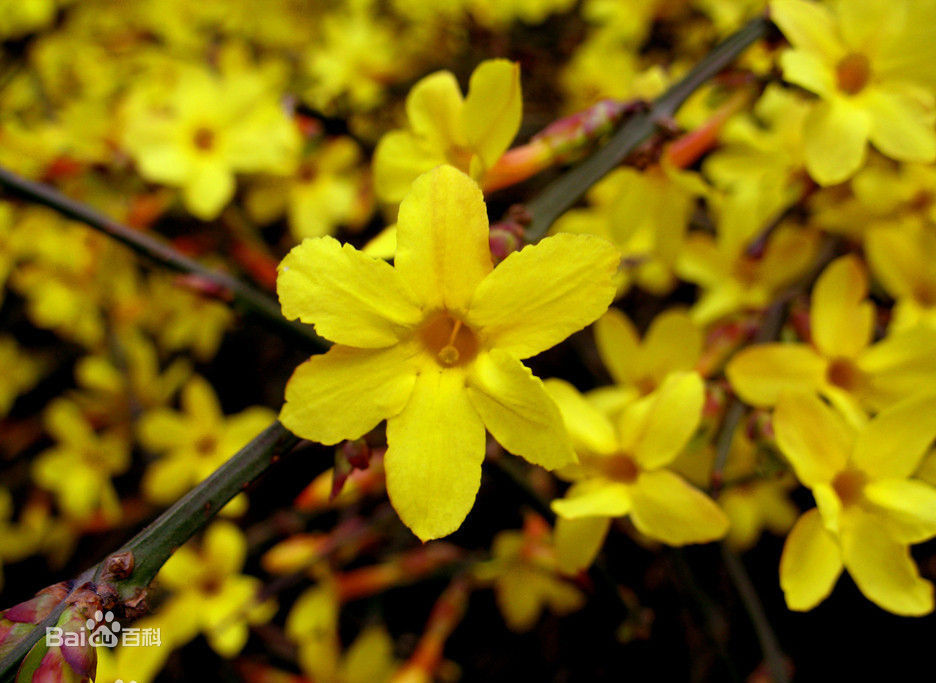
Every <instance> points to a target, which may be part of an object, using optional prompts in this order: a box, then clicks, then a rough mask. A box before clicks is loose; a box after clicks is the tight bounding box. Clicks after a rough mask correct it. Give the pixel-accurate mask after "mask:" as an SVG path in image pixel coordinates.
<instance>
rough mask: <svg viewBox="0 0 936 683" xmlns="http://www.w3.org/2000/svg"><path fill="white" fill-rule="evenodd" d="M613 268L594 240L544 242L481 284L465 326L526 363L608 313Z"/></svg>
mask: <svg viewBox="0 0 936 683" xmlns="http://www.w3.org/2000/svg"><path fill="white" fill-rule="evenodd" d="M619 262H620V255H619V254H618V251H617V250H616V249H615V248H614V247H613V246H612V245H611V243H610V242H607V241H605V240H603V239H601V238H600V237H594V236H591V235H569V234H560V235H553V236H551V237H547V238H545V239H543V240H542V241H540V242H539V243H538V244H534V245H529V246H526V247H524V248H523V249H521V250H520V251H517V252H514V253H512V254H511V255H510V256H508V257H507V258H506V259H504V261H503V262H501V264H500V265H499V266H497V268H495V269H494V272H492V273H491V274H490V275H489V276H488V277H486V278H485V279H484V281H483V282H481V284H480V285H479V286H478V289H477V291H476V292H475V296H474V299H473V300H472V301H471V308H470V310H469V312H468V320H467V322H468V324H469V325H472V326H474V327H475V328H476V329H478V330H480V331H481V334H482V336H484V337H485V338H486V339H487V341H488V343H489V344H490V345H491V346H496V347H498V348H502V349H504V350H505V351H508V352H509V353H510V354H512V355H514V356H517V357H518V358H529V357H530V356H534V355H536V354H537V353H539V352H540V351H544V350H546V349H548V348H549V347H551V346H555V345H556V344H558V343H559V342H561V341H562V340H563V339H565V338H566V337H568V336H569V335H570V334H572V333H573V332H576V331H578V330H580V329H582V328H583V327H585V326H586V325H588V324H589V323H591V322H593V321H594V320H596V319H597V318H598V317H599V316H600V315H601V314H602V313H604V312H605V311H606V310H607V309H608V306H609V305H610V304H611V301H612V299H613V298H614V294H615V292H616V289H617V288H616V285H615V280H614V276H615V273H616V272H617V267H618V263H619ZM546 282H548V283H549V284H548V286H544V283H546Z"/></svg>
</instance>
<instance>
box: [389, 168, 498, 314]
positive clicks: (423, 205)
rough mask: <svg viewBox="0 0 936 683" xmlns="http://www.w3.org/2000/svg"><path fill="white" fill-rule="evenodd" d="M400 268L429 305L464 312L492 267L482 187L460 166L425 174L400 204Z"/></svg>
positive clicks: (398, 260) (398, 233) (398, 242)
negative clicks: (460, 168) (459, 169)
mask: <svg viewBox="0 0 936 683" xmlns="http://www.w3.org/2000/svg"><path fill="white" fill-rule="evenodd" d="M395 263H396V270H397V272H398V273H399V274H400V275H401V276H402V277H403V279H404V280H405V281H406V283H407V284H408V285H410V287H411V288H412V290H413V291H414V292H416V293H417V294H418V296H419V298H420V302H421V303H422V304H423V306H424V307H425V308H427V309H439V310H441V309H446V310H449V311H453V312H461V313H464V312H465V311H466V310H467V309H468V302H469V301H471V297H472V295H473V294H474V292H475V289H476V288H477V287H478V284H479V283H480V282H481V281H482V280H483V279H484V277H485V276H486V275H487V274H488V273H490V272H491V269H492V268H493V266H492V263H491V248H490V246H489V244H488V219H487V209H486V208H485V206H484V197H483V196H482V195H481V189H480V188H479V187H478V186H477V185H476V184H475V182H474V181H473V180H472V179H471V178H469V177H468V176H466V175H465V174H464V173H462V172H461V171H458V170H457V169H455V168H453V167H451V166H439V167H438V168H435V169H433V170H431V171H429V172H428V173H425V174H423V175H421V176H420V177H419V178H417V179H416V182H414V183H413V188H412V190H410V193H409V194H408V195H407V196H406V198H405V199H404V200H403V202H402V203H401V204H400V213H399V215H398V217H397V251H396V261H395Z"/></svg>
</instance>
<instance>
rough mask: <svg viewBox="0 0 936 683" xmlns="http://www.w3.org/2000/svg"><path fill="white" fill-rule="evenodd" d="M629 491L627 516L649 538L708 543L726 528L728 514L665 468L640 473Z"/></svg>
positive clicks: (726, 530) (725, 530)
mask: <svg viewBox="0 0 936 683" xmlns="http://www.w3.org/2000/svg"><path fill="white" fill-rule="evenodd" d="M631 495H632V497H633V501H634V504H633V509H632V510H631V513H630V514H631V520H632V521H633V522H634V526H635V527H637V529H638V531H640V532H641V533H642V534H645V535H647V536H649V537H650V538H655V539H657V540H660V541H663V542H664V543H667V544H669V545H686V544H687V543H708V542H709V541H714V540H717V539H719V538H722V537H723V536H724V535H725V534H726V533H727V532H728V517H727V516H726V515H725V513H724V512H723V511H722V509H721V508H720V507H718V505H716V504H715V501H713V500H712V499H711V498H709V497H708V496H707V495H705V494H704V493H702V492H701V491H700V490H699V489H697V488H695V487H694V486H691V485H690V484H688V483H687V482H686V481H685V480H684V479H683V478H682V477H680V476H678V475H676V474H673V473H672V472H669V471H667V470H656V471H654V472H643V473H641V474H640V476H639V477H638V478H637V481H636V482H635V483H634V485H633V487H632V489H631Z"/></svg>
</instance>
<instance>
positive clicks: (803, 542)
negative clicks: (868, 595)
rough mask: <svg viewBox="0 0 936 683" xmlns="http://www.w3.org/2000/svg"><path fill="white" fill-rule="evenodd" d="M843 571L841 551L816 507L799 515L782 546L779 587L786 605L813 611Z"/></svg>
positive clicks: (827, 594)
mask: <svg viewBox="0 0 936 683" xmlns="http://www.w3.org/2000/svg"><path fill="white" fill-rule="evenodd" d="M841 573H842V553H841V551H840V550H839V548H838V544H837V543H836V542H835V537H834V536H833V535H832V534H830V533H829V532H828V531H827V530H826V528H825V526H824V525H823V523H822V517H821V516H820V515H819V510H817V509H815V508H813V509H812V510H810V511H809V512H807V513H805V514H804V515H803V516H802V517H800V518H799V519H798V520H797V521H796V524H794V525H793V529H791V530H790V535H789V536H787V540H786V543H784V545H783V555H781V557H780V587H781V588H782V589H783V596H784V598H786V604H787V607H789V608H790V609H791V610H795V611H797V612H805V611H807V610H811V609H812V608H813V607H815V606H816V605H818V604H819V603H820V602H822V601H823V600H825V599H826V598H827V597H828V596H829V593H831V592H832V589H833V588H834V587H835V582H836V581H838V577H839V576H840V575H841Z"/></svg>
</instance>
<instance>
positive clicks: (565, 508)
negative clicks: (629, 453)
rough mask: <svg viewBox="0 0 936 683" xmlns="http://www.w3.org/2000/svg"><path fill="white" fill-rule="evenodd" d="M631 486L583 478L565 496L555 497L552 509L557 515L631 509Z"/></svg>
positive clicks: (615, 513) (620, 512) (606, 514)
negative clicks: (557, 498) (558, 498)
mask: <svg viewBox="0 0 936 683" xmlns="http://www.w3.org/2000/svg"><path fill="white" fill-rule="evenodd" d="M632 491H633V487H631V486H629V485H628V484H622V483H620V482H615V481H608V480H607V479H586V480H584V481H580V482H576V483H575V484H573V485H572V486H571V487H569V490H568V491H567V492H566V495H565V498H562V499H560V500H554V501H553V502H552V506H551V507H552V509H553V512H555V513H556V514H557V515H559V516H560V517H564V518H566V519H581V518H582V517H620V516H622V515H626V514H627V513H628V512H630V510H631V492H632Z"/></svg>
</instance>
